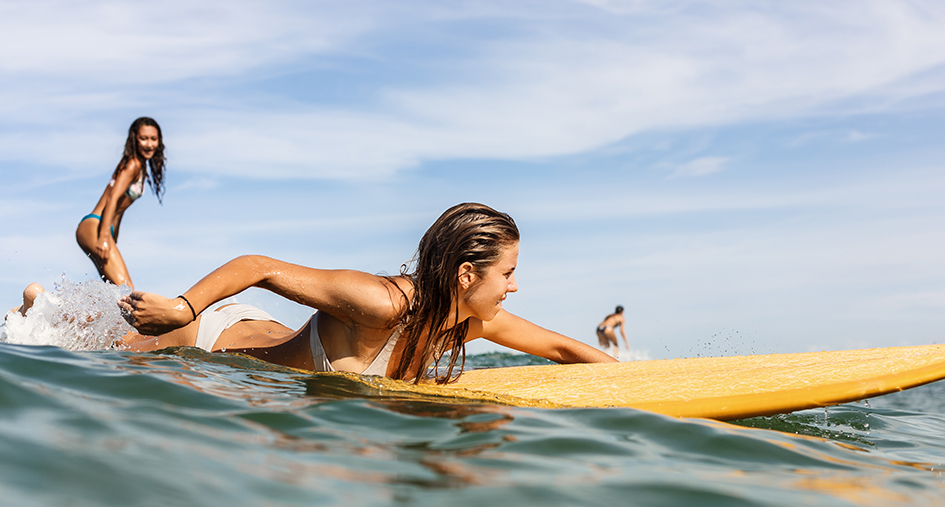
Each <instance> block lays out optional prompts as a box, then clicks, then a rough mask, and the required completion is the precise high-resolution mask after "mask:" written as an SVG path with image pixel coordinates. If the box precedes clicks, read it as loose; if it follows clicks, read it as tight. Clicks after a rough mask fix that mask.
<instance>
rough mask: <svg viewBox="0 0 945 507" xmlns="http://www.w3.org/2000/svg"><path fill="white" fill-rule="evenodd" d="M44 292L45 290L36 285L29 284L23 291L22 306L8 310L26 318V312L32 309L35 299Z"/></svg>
mask: <svg viewBox="0 0 945 507" xmlns="http://www.w3.org/2000/svg"><path fill="white" fill-rule="evenodd" d="M44 292H46V289H44V288H43V286H42V285H40V284H38V283H31V284H29V285H27V286H26V288H25V289H23V304H22V305H20V306H18V307H16V308H14V309H12V310H10V311H11V312H19V313H20V315H22V316H24V317H26V311H27V310H29V309H30V308H32V307H33V303H34V302H36V297H37V296H39V295H40V294H42V293H44Z"/></svg>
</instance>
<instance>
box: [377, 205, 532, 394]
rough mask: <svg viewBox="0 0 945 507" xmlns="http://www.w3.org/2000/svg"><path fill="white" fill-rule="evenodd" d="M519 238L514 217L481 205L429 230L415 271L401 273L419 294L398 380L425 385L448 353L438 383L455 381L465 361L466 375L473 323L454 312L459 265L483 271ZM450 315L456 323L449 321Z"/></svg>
mask: <svg viewBox="0 0 945 507" xmlns="http://www.w3.org/2000/svg"><path fill="white" fill-rule="evenodd" d="M518 240H519V231H518V227H516V225H515V221H514V220H512V217H510V216H509V215H507V214H505V213H502V212H500V211H496V210H494V209H492V208H490V207H489V206H486V205H484V204H476V203H464V204H459V205H456V206H453V207H452V208H450V209H448V210H446V211H445V212H444V213H443V214H442V215H441V216H440V218H438V219H437V221H436V222H434V223H433V225H432V226H430V228H429V229H427V232H426V233H425V234H424V235H423V238H422V239H421V240H420V245H419V246H418V247H417V253H416V256H415V257H414V264H415V266H414V271H413V272H412V273H408V272H407V265H406V264H405V265H404V266H402V267H401V275H403V276H406V277H409V278H410V280H411V281H412V282H413V285H414V292H413V299H412V301H410V305H409V307H408V309H407V311H406V313H405V314H404V315H403V316H402V317H401V319H400V321H401V323H402V324H403V326H404V327H403V329H402V331H401V335H400V340H403V341H404V343H405V345H404V349H403V354H402V355H401V358H400V363H399V364H398V365H397V369H396V370H395V371H394V378H399V379H404V380H406V379H410V378H413V379H414V381H415V382H419V381H420V377H422V376H423V373H424V372H425V369H426V367H427V366H429V365H430V364H434V365H435V366H439V362H440V359H441V358H442V357H443V356H444V354H446V353H447V352H449V364H448V365H447V367H446V370H445V372H444V373H442V374H440V373H439V372H437V370H436V368H434V370H433V376H434V377H435V379H436V382H437V383H438V384H445V383H447V382H450V381H451V380H453V379H454V378H455V377H454V376H453V367H454V366H455V365H456V361H457V359H459V358H460V357H462V362H461V363H460V373H461V372H462V369H463V366H464V365H465V363H466V347H465V340H466V333H467V331H468V329H469V323H468V321H463V322H458V319H459V316H458V313H456V312H454V311H453V310H454V307H455V305H456V304H457V303H458V296H459V267H460V266H461V265H462V264H463V263H464V262H469V263H470V264H472V265H473V267H474V270H475V271H476V272H481V271H482V270H484V269H485V268H487V267H489V266H491V265H493V264H495V263H496V262H497V261H498V260H499V257H500V256H501V255H502V252H503V249H504V248H505V247H508V246H509V245H511V244H513V243H516V242H518ZM450 315H453V319H454V320H453V321H452V322H448V320H449V319H450Z"/></svg>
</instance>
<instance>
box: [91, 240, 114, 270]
mask: <svg viewBox="0 0 945 507" xmlns="http://www.w3.org/2000/svg"><path fill="white" fill-rule="evenodd" d="M110 240H111V236H105V237H99V241H96V242H95V248H93V249H92V251H93V253H94V254H95V256H96V257H98V258H99V259H100V260H101V261H102V262H103V263H104V262H105V261H107V260H108V257H109V256H110V255H111V254H112V244H113V243H114V240H111V241H110Z"/></svg>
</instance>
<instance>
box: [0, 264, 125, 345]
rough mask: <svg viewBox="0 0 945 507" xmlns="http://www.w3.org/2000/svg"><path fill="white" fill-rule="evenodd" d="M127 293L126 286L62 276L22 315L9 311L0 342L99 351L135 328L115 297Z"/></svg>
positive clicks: (0, 335) (0, 330) (1, 328)
mask: <svg viewBox="0 0 945 507" xmlns="http://www.w3.org/2000/svg"><path fill="white" fill-rule="evenodd" d="M128 294H131V289H130V288H128V286H127V285H122V286H120V287H119V286H116V285H113V284H110V283H105V282H101V281H98V280H87V281H84V282H72V281H71V280H69V279H68V278H66V277H65V276H63V277H62V282H61V283H58V284H56V286H55V289H54V290H51V291H49V290H47V291H46V292H43V293H41V294H39V295H38V296H37V297H36V301H35V302H34V303H33V306H32V308H30V309H29V310H28V311H27V312H26V316H25V317H24V316H22V315H20V314H19V312H14V311H11V312H9V313H7V315H6V323H5V325H4V326H2V327H0V342H5V343H14V344H21V345H54V346H56V347H61V348H64V349H66V350H101V349H107V348H112V347H114V346H115V343H116V342H117V341H118V340H120V339H121V338H122V337H123V336H125V335H126V334H127V333H129V332H134V331H135V329H134V328H133V327H131V325H129V324H128V322H126V321H125V319H124V318H123V317H122V314H121V310H120V309H119V307H118V304H117V303H118V300H119V299H121V298H122V297H123V296H125V295H128Z"/></svg>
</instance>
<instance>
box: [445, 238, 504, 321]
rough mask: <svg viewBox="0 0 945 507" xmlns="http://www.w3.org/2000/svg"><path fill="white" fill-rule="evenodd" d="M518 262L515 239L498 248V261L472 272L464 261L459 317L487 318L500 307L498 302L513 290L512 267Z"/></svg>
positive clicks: (500, 302)
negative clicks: (500, 248)
mask: <svg viewBox="0 0 945 507" xmlns="http://www.w3.org/2000/svg"><path fill="white" fill-rule="evenodd" d="M517 264H518V242H515V243H512V244H511V245H509V246H507V247H505V248H503V249H502V254H501V255H499V260H498V261H496V263H495V264H493V265H491V266H489V267H487V268H485V269H484V270H482V271H480V272H478V273H477V272H474V271H472V270H471V269H472V266H471V265H469V264H468V263H465V264H464V265H463V266H466V267H467V268H466V269H465V270H464V267H462V266H461V267H460V277H459V308H458V309H459V320H460V321H462V320H465V319H466V318H467V317H477V318H479V319H480V320H483V321H490V320H492V319H493V318H495V316H496V315H497V314H498V313H499V310H501V309H502V301H504V300H505V297H506V295H507V294H508V293H509V292H516V291H517V290H518V284H516V283H515V266H516V265H517Z"/></svg>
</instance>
